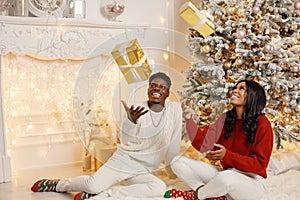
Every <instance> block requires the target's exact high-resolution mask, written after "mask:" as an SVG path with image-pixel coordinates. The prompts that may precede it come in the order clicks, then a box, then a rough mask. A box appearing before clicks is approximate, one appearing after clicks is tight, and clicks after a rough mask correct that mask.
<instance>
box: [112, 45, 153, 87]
mask: <svg viewBox="0 0 300 200" xmlns="http://www.w3.org/2000/svg"><path fill="white" fill-rule="evenodd" d="M111 54H112V56H113V57H114V59H115V61H116V62H117V64H118V66H119V68H120V70H121V72H122V74H123V75H124V77H125V79H126V81H127V83H128V84H131V83H135V82H139V81H144V80H147V79H148V78H149V76H150V74H151V72H152V70H151V67H150V65H149V62H148V59H147V57H146V56H145V53H144V52H143V50H142V48H141V46H140V45H139V43H138V40H137V39H134V40H131V41H129V42H125V43H121V44H117V45H116V46H115V48H114V49H113V50H112V52H111Z"/></svg>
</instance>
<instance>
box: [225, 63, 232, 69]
mask: <svg viewBox="0 0 300 200" xmlns="http://www.w3.org/2000/svg"><path fill="white" fill-rule="evenodd" d="M230 68H231V62H230V61H226V62H225V63H224V69H225V70H228V69H230Z"/></svg>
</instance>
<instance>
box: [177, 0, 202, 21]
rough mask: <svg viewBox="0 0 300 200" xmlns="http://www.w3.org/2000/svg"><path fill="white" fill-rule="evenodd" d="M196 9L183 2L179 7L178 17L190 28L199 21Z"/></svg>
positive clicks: (190, 4)
mask: <svg viewBox="0 0 300 200" xmlns="http://www.w3.org/2000/svg"><path fill="white" fill-rule="evenodd" d="M198 12H199V10H198V8H196V6H195V5H194V4H192V3H191V2H185V3H184V4H183V5H182V6H181V7H180V14H179V15H180V16H181V17H182V18H183V19H184V20H185V21H186V22H187V23H189V24H190V25H191V26H196V25H197V24H198V22H199V21H200V17H199V16H198Z"/></svg>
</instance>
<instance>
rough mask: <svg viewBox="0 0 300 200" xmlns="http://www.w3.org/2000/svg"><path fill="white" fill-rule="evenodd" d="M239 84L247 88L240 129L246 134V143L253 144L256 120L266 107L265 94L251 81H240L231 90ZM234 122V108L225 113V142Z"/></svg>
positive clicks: (260, 87) (258, 85) (262, 89)
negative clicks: (243, 83)
mask: <svg viewBox="0 0 300 200" xmlns="http://www.w3.org/2000/svg"><path fill="white" fill-rule="evenodd" d="M241 82H245V83H246V87H247V89H246V92H247V93H246V95H247V96H246V103H245V110H244V113H243V116H242V118H243V122H242V128H243V131H244V132H245V133H246V134H247V138H248V141H249V142H250V143H251V144H252V143H254V138H255V133H256V129H257V124H258V118H259V116H260V115H261V114H263V113H262V111H263V109H264V107H265V106H266V93H265V90H264V88H263V87H262V86H261V85H260V84H258V83H257V82H255V81H252V80H240V81H238V82H237V84H236V85H235V87H234V88H233V89H235V88H236V86H237V85H238V84H239V83H241ZM236 120H237V114H236V108H233V109H231V110H229V111H227V113H226V117H225V121H224V127H225V136H224V137H225V140H226V139H228V138H229V137H230V134H231V132H232V130H233V127H234V125H235V122H236Z"/></svg>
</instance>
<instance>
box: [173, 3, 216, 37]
mask: <svg viewBox="0 0 300 200" xmlns="http://www.w3.org/2000/svg"><path fill="white" fill-rule="evenodd" d="M179 15H180V16H181V17H182V18H183V19H184V20H185V21H186V22H187V23H189V24H190V25H191V26H192V27H193V28H194V29H196V30H197V31H198V32H199V33H200V34H201V35H202V36H203V37H204V38H206V37H208V36H209V35H211V34H212V33H214V32H215V25H214V23H213V19H211V18H213V17H212V16H209V14H208V13H207V12H205V11H199V10H198V8H196V6H195V5H194V4H193V3H191V2H185V3H184V4H183V5H182V6H181V7H180V14H179Z"/></svg>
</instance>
